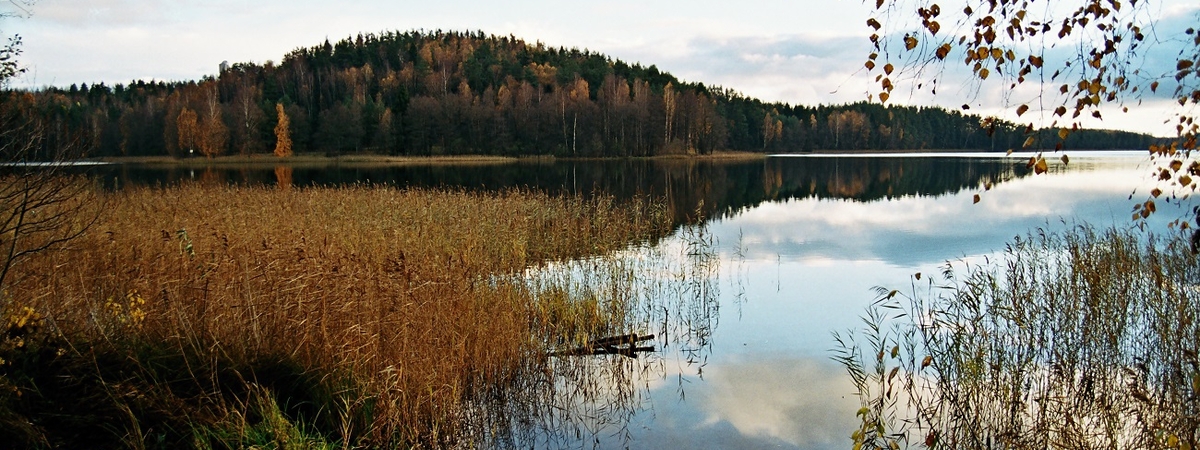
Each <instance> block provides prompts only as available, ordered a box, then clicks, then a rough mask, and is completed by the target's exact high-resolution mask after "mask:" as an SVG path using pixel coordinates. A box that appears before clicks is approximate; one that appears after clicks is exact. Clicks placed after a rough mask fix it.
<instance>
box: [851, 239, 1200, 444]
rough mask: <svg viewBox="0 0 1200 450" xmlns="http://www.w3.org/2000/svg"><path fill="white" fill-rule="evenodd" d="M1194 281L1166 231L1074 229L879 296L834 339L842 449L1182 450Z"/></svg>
mask: <svg viewBox="0 0 1200 450" xmlns="http://www.w3.org/2000/svg"><path fill="white" fill-rule="evenodd" d="M916 278H918V279H919V278H920V277H919V276H917V277H916ZM918 283H919V284H918ZM1198 283H1200V265H1198V264H1197V257H1196V255H1195V254H1194V253H1192V251H1191V249H1190V248H1189V245H1188V242H1187V240H1186V239H1185V236H1184V235H1183V234H1181V233H1180V234H1173V235H1171V236H1168V237H1167V238H1155V237H1154V236H1151V235H1148V234H1146V233H1139V232H1134V231H1128V230H1113V229H1110V230H1104V231H1096V230H1093V229H1092V228H1089V227H1082V226H1081V227H1077V228H1075V229H1072V230H1071V231H1069V232H1064V233H1061V234H1048V233H1044V232H1041V233H1034V234H1031V235H1030V236H1028V237H1026V238H1018V239H1017V240H1016V241H1014V242H1013V243H1012V244H1011V245H1010V246H1009V248H1008V249H1007V250H1006V251H1005V253H1004V254H1003V257H1002V259H1001V260H999V261H995V262H992V263H990V264H989V263H985V264H983V265H979V266H967V267H962V266H957V267H956V266H949V265H948V266H947V269H946V272H945V273H944V274H943V276H942V280H941V281H933V280H932V279H930V277H929V276H928V275H927V276H926V279H925V280H924V281H919V282H914V287H913V293H912V295H904V294H901V293H899V292H897V291H890V292H889V291H882V292H881V298H880V301H879V303H877V304H876V306H875V308H874V309H873V310H871V311H870V313H869V315H868V317H867V318H866V326H865V327H864V329H863V330H862V331H863V333H862V334H861V335H860V336H861V339H864V340H862V341H859V340H857V339H855V338H853V337H852V336H840V337H839V343H840V344H841V348H840V354H839V355H838V356H837V359H838V360H840V361H841V362H842V363H843V364H845V365H846V367H847V369H848V371H849V374H850V375H851V377H852V378H853V380H854V383H855V385H856V386H857V387H858V390H859V392H858V395H859V397H860V400H861V401H862V406H863V407H862V409H861V410H860V411H859V419H860V424H861V428H860V429H859V430H857V431H855V432H854V439H855V440H856V442H855V446H856V448H859V447H861V448H889V447H890V448H897V447H899V446H909V445H910V444H911V445H913V446H919V444H921V443H924V445H925V446H927V447H929V448H934V447H936V448H971V449H978V448H1006V449H1034V448H1036V449H1044V448H1051V447H1053V448H1078V449H1090V448H1172V449H1191V448H1197V445H1198V444H1200V358H1197V352H1200V320H1198V319H1200V317H1197V314H1198V313H1200V290H1198V288H1197V286H1198ZM922 285H923V286H924V287H923V288H919V289H918V287H917V286H922ZM893 446H895V447H893Z"/></svg>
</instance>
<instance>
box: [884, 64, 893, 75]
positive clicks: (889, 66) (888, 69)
mask: <svg viewBox="0 0 1200 450" xmlns="http://www.w3.org/2000/svg"><path fill="white" fill-rule="evenodd" d="M895 69H896V68H895V67H892V64H891V63H888V64H886V65H884V66H883V73H885V74H888V75H891V74H892V70H895Z"/></svg>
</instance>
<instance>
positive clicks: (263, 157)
mask: <svg viewBox="0 0 1200 450" xmlns="http://www.w3.org/2000/svg"><path fill="white" fill-rule="evenodd" d="M767 156H768V155H767V154H765V153H751V152H734V151H718V152H713V153H712V154H708V155H659V156H644V157H628V158H621V157H578V158H575V157H555V156H534V155H531V156H519V157H514V156H494V155H454V156H390V155H374V154H357V155H338V156H328V155H324V154H320V153H310V154H298V155H293V156H288V157H284V158H280V157H277V156H275V155H271V154H256V155H227V156H218V157H215V158H205V157H202V156H197V157H188V158H176V157H172V156H112V157H102V158H87V159H84V160H82V161H84V162H89V163H102V164H138V165H148V166H183V167H189V166H219V165H337V164H386V165H476V164H478V165H487V164H508V163H514V162H518V161H556V160H563V161H585V160H620V159H649V160H753V159H765V158H766V157H767Z"/></svg>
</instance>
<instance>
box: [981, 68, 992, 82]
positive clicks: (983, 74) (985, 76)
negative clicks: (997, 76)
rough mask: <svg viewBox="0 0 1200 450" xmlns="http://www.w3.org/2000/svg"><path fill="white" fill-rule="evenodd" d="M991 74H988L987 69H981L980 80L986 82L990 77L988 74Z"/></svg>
mask: <svg viewBox="0 0 1200 450" xmlns="http://www.w3.org/2000/svg"><path fill="white" fill-rule="evenodd" d="M990 73H991V72H988V70H987V68H983V69H979V78H980V79H984V80H986V79H987V77H988V74H990Z"/></svg>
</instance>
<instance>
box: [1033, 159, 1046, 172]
mask: <svg viewBox="0 0 1200 450" xmlns="http://www.w3.org/2000/svg"><path fill="white" fill-rule="evenodd" d="M1049 170H1050V168H1049V167H1048V166H1047V164H1046V158H1038V160H1037V164H1034V165H1033V172H1034V173H1036V174H1038V175H1041V174H1043V173H1046V172H1048V171H1049Z"/></svg>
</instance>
